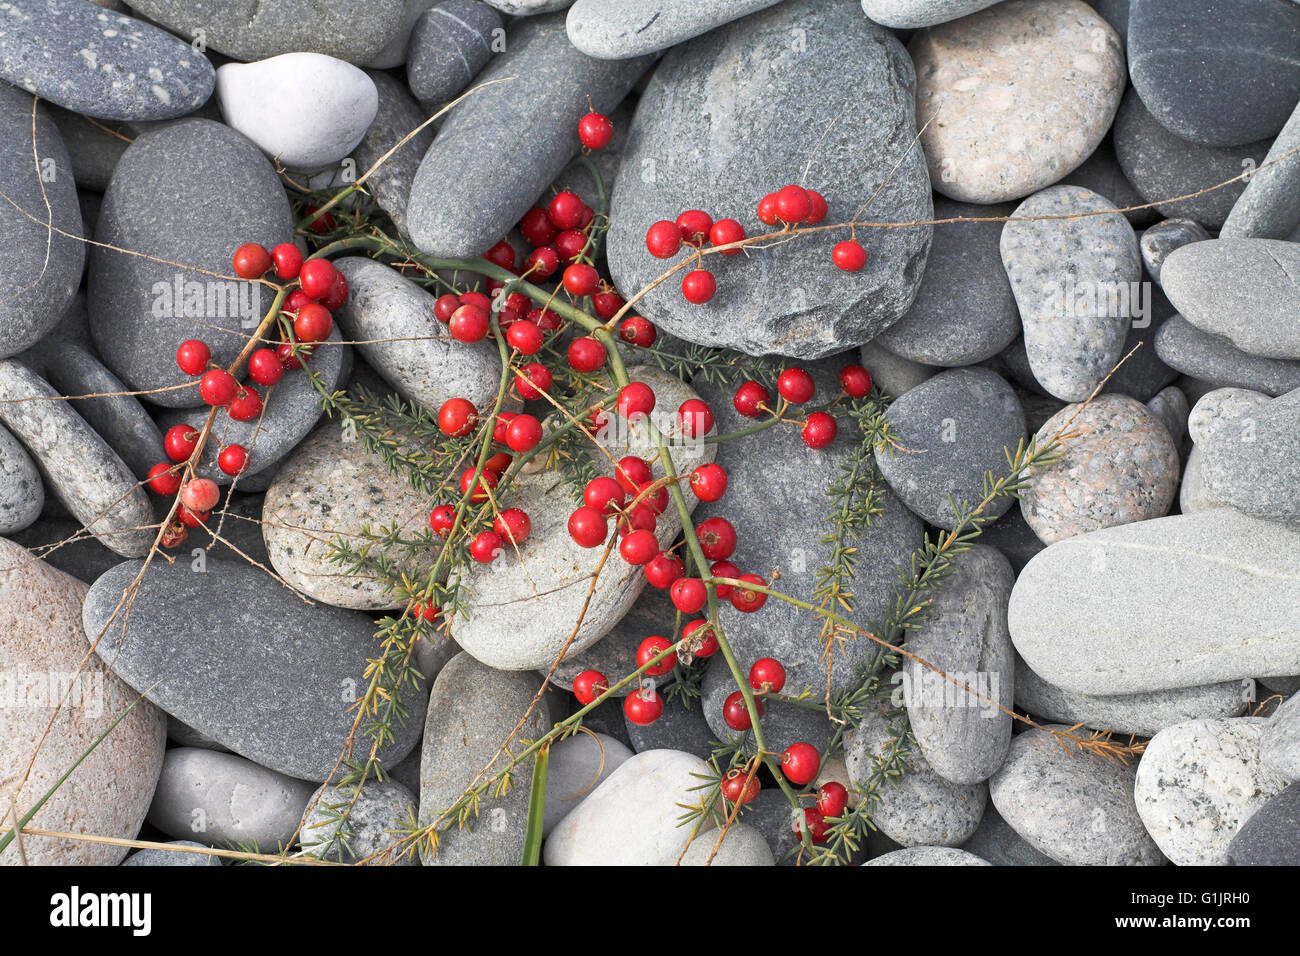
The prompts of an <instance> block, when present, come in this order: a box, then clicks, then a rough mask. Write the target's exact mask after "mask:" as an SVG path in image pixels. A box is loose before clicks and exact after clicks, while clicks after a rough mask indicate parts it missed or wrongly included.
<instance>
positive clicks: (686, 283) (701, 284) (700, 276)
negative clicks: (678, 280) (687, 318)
mask: <svg viewBox="0 0 1300 956" xmlns="http://www.w3.org/2000/svg"><path fill="white" fill-rule="evenodd" d="M716 291H718V283H717V280H715V279H714V278H713V273H712V272H709V271H707V270H705V269H695V270H693V271H691V272H688V273H686V275H684V276H683V277H682V295H684V296H685V297H686V301H687V302H691V303H694V304H695V305H703V304H704V303H705V302H708V301H709V300H710V299H712V298H713V293H714V292H716Z"/></svg>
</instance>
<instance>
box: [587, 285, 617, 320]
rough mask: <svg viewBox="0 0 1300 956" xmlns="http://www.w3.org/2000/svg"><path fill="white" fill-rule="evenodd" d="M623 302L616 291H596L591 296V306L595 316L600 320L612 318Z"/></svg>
mask: <svg viewBox="0 0 1300 956" xmlns="http://www.w3.org/2000/svg"><path fill="white" fill-rule="evenodd" d="M625 304H626V303H625V302H624V301H623V297H622V296H621V295H619V294H618V293H617V292H597V293H596V294H595V295H593V296H592V297H591V307H592V308H593V309H594V310H595V311H596V318H598V319H600V320H601V321H602V322H608V321H609V320H610V319H612V318H613V317H614V315H615V313H617V312H618V310H619V309H621V308H623V306H624V305H625Z"/></svg>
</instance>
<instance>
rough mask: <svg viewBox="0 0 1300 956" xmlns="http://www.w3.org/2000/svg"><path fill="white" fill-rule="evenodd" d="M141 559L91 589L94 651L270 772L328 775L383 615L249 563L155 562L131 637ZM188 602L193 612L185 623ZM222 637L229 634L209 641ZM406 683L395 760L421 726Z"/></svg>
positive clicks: (87, 618)
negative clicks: (318, 597)
mask: <svg viewBox="0 0 1300 956" xmlns="http://www.w3.org/2000/svg"><path fill="white" fill-rule="evenodd" d="M141 566H142V562H140V561H127V562H125V563H123V564H119V565H118V566H117V567H115V568H112V569H111V570H109V571H107V572H105V573H104V574H103V575H102V576H101V577H100V578H99V580H97V581H96V582H95V583H94V585H93V586H92V587H91V589H90V593H89V594H88V595H87V596H86V603H85V607H84V611H83V620H84V622H85V627H86V631H87V633H89V634H99V633H101V632H103V633H104V637H103V639H102V640H101V641H100V642H99V646H98V647H97V648H96V652H97V653H98V654H99V655H100V656H101V657H102V658H103V659H104V660H105V661H107V663H108V665H109V667H110V668H112V670H113V672H114V673H115V674H117V675H118V676H119V677H121V678H122V679H123V680H125V681H126V682H127V683H128V684H130V685H131V686H132V687H135V688H136V689H137V690H140V691H146V690H148V691H149V699H150V700H152V701H154V702H156V703H157V704H158V706H159V707H161V708H162V709H163V710H165V711H167V713H169V714H172V715H173V716H175V717H177V718H179V719H180V720H182V721H184V722H185V723H187V724H189V725H190V726H191V727H193V728H194V729H195V730H197V731H199V732H200V733H203V734H205V735H206V736H208V737H211V738H214V739H215V740H218V741H220V742H221V743H222V744H224V745H225V746H227V747H229V748H230V749H231V750H233V751H235V753H237V754H240V755H242V756H244V757H247V758H249V759H250V760H255V761H256V762H257V763H259V764H261V765H262V766H264V767H266V768H268V769H270V770H275V771H278V772H280V773H283V774H287V775H289V776H292V777H297V778H300V779H302V780H313V781H316V782H318V783H319V782H320V781H323V780H324V779H325V778H326V777H327V776H328V775H329V774H330V773H331V772H332V771H333V770H334V767H335V764H336V763H337V761H338V759H339V754H340V752H341V747H342V743H343V741H344V740H345V739H346V738H347V736H348V733H349V732H350V730H351V729H352V722H353V714H352V706H353V704H354V702H355V700H356V697H357V696H358V695H359V694H360V693H362V692H363V691H364V690H365V688H366V686H367V681H366V680H365V678H364V677H363V672H364V671H365V668H366V660H367V658H369V657H373V656H374V654H375V641H374V633H375V624H374V621H373V620H372V619H371V618H369V617H367V616H366V615H364V614H361V613H359V612H357V611H345V610H341V609H338V608H331V607H322V606H319V605H317V606H312V605H309V604H307V603H306V602H305V601H304V600H303V599H302V598H300V597H299V596H298V595H296V594H294V593H293V592H292V591H290V590H288V589H287V588H285V587H284V586H283V585H281V584H280V583H278V582H277V581H276V580H275V579H274V578H272V577H271V576H270V575H269V574H267V573H266V572H265V571H262V570H261V569H259V568H255V567H253V566H252V565H249V564H246V563H242V562H234V561H224V560H221V559H220V558H207V559H205V560H203V561H202V563H201V564H199V563H198V562H197V559H196V560H195V561H194V562H191V561H189V560H184V559H182V560H180V561H177V562H176V563H175V564H169V563H167V562H164V561H162V560H155V561H154V562H153V563H152V564H150V566H149V568H148V570H147V571H146V572H145V574H144V577H143V578H142V580H141V583H140V587H139V589H138V590H137V591H136V593H135V596H134V598H133V600H132V604H131V614H130V618H129V619H128V620H127V621H126V626H125V633H123V631H124V628H123V626H122V621H121V618H120V617H119V618H114V616H113V615H114V611H115V609H116V608H117V606H118V603H119V602H120V601H121V600H122V595H123V592H124V591H125V589H126V588H127V587H128V586H129V585H130V584H131V583H132V581H134V580H135V579H136V576H137V575H138V574H139V573H140V568H141ZM201 569H202V570H201ZM181 605H183V606H185V607H186V608H188V609H189V611H188V612H187V614H186V616H185V618H184V620H183V621H178V619H177V617H176V613H175V609H176V607H178V606H181ZM110 621H112V622H114V623H112V624H110ZM213 634H220V635H222V639H221V640H220V641H219V642H213V641H211V640H210V637H211V635H213ZM287 662H291V664H290V663H287ZM155 685H156V686H155ZM150 688H152V690H150ZM407 688H408V689H407V691H406V692H405V693H406V695H409V696H405V697H404V703H405V705H406V707H407V708H408V710H409V716H408V718H407V720H406V722H405V723H404V724H399V725H398V726H395V727H394V728H393V740H392V741H391V742H390V743H389V744H386V745H385V746H384V747H383V748H381V750H380V752H379V757H380V759H381V761H382V762H383V763H384V764H385V765H386V766H391V765H392V764H394V763H396V762H398V761H399V760H401V759H402V758H403V757H405V756H406V754H407V753H408V752H409V751H410V749H411V748H412V747H413V746H414V745H415V742H416V739H417V737H418V736H419V728H420V726H421V724H422V723H423V717H424V706H425V700H424V695H423V693H422V688H420V687H412V686H411V685H407ZM301 815H302V813H301V809H300V810H299V817H301Z"/></svg>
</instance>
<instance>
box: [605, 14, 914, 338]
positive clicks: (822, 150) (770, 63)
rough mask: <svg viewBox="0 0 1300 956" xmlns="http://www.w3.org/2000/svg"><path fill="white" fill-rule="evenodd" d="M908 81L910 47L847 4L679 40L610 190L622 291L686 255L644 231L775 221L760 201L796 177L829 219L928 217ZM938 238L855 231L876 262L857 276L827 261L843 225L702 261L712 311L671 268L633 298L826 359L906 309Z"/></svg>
mask: <svg viewBox="0 0 1300 956" xmlns="http://www.w3.org/2000/svg"><path fill="white" fill-rule="evenodd" d="M629 62H631V61H629ZM825 62H836V63H838V64H839V65H840V66H839V68H840V70H841V75H840V79H839V81H838V82H837V83H836V84H834V85H833V86H831V87H828V86H827V85H826V84H825V83H824V82H822V77H821V74H820V71H819V69H816V68H814V67H815V66H816V65H820V64H822V63H825ZM913 87H914V76H913V71H912V65H911V62H910V61H909V60H908V58H907V55H906V51H905V50H904V49H903V48H902V46H901V44H899V43H898V41H897V39H895V38H894V37H893V35H892V34H890V33H889V32H888V31H886V30H884V29H883V28H882V27H878V26H876V25H875V24H873V23H871V21H869V20H867V19H866V18H865V17H863V16H862V13H861V11H860V10H858V9H857V8H856V5H855V4H854V3H853V2H852V0H832V2H821V0H793V2H787V3H782V4H779V5H777V6H775V7H772V8H770V9H768V10H765V11H762V12H760V13H756V14H754V15H752V16H750V17H746V18H745V19H743V20H738V21H736V22H734V23H731V24H729V25H727V26H724V27H722V28H720V29H718V30H716V31H714V32H712V33H709V34H707V35H705V36H703V37H699V38H697V39H695V40H692V41H690V42H688V43H685V44H683V45H681V46H679V47H676V48H675V49H673V50H672V51H671V52H670V53H669V54H668V55H667V56H665V57H664V59H663V61H662V62H661V63H660V65H659V66H658V68H657V69H656V70H655V72H654V75H653V76H652V77H651V80H650V83H649V85H648V86H647V88H646V91H645V94H644V95H643V96H642V98H641V101H640V103H639V104H638V106H637V113H636V120H635V122H634V124H633V128H632V132H631V135H630V136H629V139H628V145H627V149H626V152H625V154H624V158H623V164H622V166H621V168H620V170H619V176H618V181H617V182H616V183H615V186H614V198H613V203H612V206H611V228H610V232H609V235H608V243H609V249H608V258H609V265H610V272H611V274H612V275H613V277H614V281H615V284H616V285H617V286H618V288H620V289H622V290H624V291H625V292H633V291H637V290H640V289H642V288H644V287H645V286H647V285H648V284H649V283H650V282H651V281H653V280H654V279H656V278H658V277H659V276H660V275H662V274H663V273H664V271H665V270H666V269H667V268H668V267H669V266H671V265H672V264H673V263H672V262H671V261H669V260H664V259H656V258H654V257H653V256H651V255H650V253H649V252H648V251H647V250H646V245H645V235H646V229H647V228H648V227H649V226H650V225H651V223H653V222H655V221H656V220H659V219H664V218H671V217H672V216H673V215H675V212H674V211H675V210H682V209H706V210H709V211H710V213H711V214H713V215H714V216H716V217H718V218H722V217H724V216H729V217H732V218H735V219H736V220H738V221H739V222H740V223H741V225H742V226H744V228H745V230H746V232H747V233H748V234H749V235H763V234H766V233H769V232H771V231H773V229H772V227H769V226H764V225H762V224H760V223H759V222H758V220H757V218H756V213H755V210H756V208H757V205H758V201H759V200H760V199H761V198H762V197H763V196H764V195H765V194H766V193H768V192H770V191H772V190H774V189H778V188H780V186H781V185H782V184H784V183H791V182H802V183H804V184H806V185H807V186H810V187H812V188H815V189H819V190H821V191H822V192H823V194H824V195H825V198H826V201H827V203H828V205H829V210H830V211H829V213H828V215H827V217H826V220H825V223H826V224H831V223H836V222H845V221H851V220H853V219H855V218H857V219H865V220H870V221H873V222H887V223H907V222H928V221H929V220H930V219H931V218H932V215H931V213H932V209H931V201H930V188H929V182H928V179H927V175H926V172H925V163H924V158H923V157H922V155H921V150H920V148H919V146H917V144H916V143H915V141H914V139H915V134H916V126H915V121H914V120H915V107H914V104H913ZM684 143H689V144H691V146H690V148H683V147H682V144H684ZM868 200H871V201H870V203H869V205H867V206H866V208H865V209H862V211H861V214H860V215H857V213H858V212H859V207H860V206H861V205H862V204H863V203H866V202H867V201H868ZM930 235H931V227H930V226H928V225H923V226H914V227H908V228H888V229H877V228H869V227H868V228H859V229H858V230H857V239H858V241H859V242H861V243H862V244H863V246H864V247H865V249H866V251H867V263H866V265H865V266H864V267H863V269H862V270H860V271H858V272H853V273H849V272H843V271H841V270H839V269H837V268H836V267H835V265H834V264H833V263H832V261H831V258H830V255H829V253H830V248H831V246H832V245H834V243H836V242H838V241H840V240H843V239H847V238H848V235H847V233H846V232H840V231H835V232H831V233H814V234H811V235H804V236H800V237H797V238H796V239H794V240H793V241H790V242H781V243H778V244H775V245H772V246H769V247H768V248H766V249H757V248H751V249H749V250H747V253H746V254H745V255H740V256H709V257H707V258H706V259H705V264H704V268H706V269H707V270H708V271H709V272H711V273H712V274H713V275H714V276H715V277H716V279H717V292H716V294H715V295H714V297H713V298H712V299H711V300H710V301H709V302H708V303H707V304H705V305H702V306H701V305H693V304H691V303H690V302H688V301H686V299H685V298H684V297H683V295H682V292H681V275H676V276H674V277H673V278H671V279H669V280H668V281H666V282H664V283H662V284H661V285H658V286H656V287H655V288H654V289H651V290H650V291H649V292H648V293H647V294H646V295H645V297H644V298H642V299H640V300H639V303H638V305H639V308H640V310H641V312H642V314H643V315H645V316H646V317H647V318H649V319H651V320H652V321H654V322H655V323H656V324H657V325H658V326H659V327H660V328H662V329H664V330H665V331H667V332H670V333H672V334H673V335H676V336H679V337H680V338H683V339H686V340H687V341H689V342H697V343H700V344H703V345H712V346H725V347H728V348H734V349H738V350H740V351H743V352H748V353H750V354H753V355H759V354H765V353H772V352H775V353H779V354H782V355H790V356H794V357H796V358H804V359H811V358H819V357H822V356H826V355H831V354H834V353H836V352H842V351H844V350H845V349H846V348H849V347H851V346H856V345H861V344H862V343H864V342H866V341H868V340H869V339H871V338H873V337H875V336H876V335H877V334H878V333H880V332H881V331H882V330H883V329H885V328H887V327H888V326H890V325H891V324H893V323H894V322H895V321H897V320H898V319H899V318H901V317H902V316H903V314H904V313H905V312H906V311H907V309H908V307H909V306H910V305H911V304H912V300H913V298H914V296H915V295H916V290H917V287H918V285H919V284H920V281H921V274H922V271H923V269H924V266H925V261H926V252H927V250H928V248H929V244H930ZM683 274H684V273H683Z"/></svg>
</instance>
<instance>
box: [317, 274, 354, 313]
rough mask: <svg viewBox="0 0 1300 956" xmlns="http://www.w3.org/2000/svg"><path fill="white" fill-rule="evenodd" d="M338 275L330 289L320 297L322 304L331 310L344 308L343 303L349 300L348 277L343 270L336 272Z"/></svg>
mask: <svg viewBox="0 0 1300 956" xmlns="http://www.w3.org/2000/svg"><path fill="white" fill-rule="evenodd" d="M336 276H337V278H335V280H334V284H333V285H332V286H330V290H329V291H328V292H326V293H325V294H324V295H323V296H321V298H320V304H321V305H323V306H325V308H327V309H329V310H330V311H331V312H333V311H334V310H335V309H341V308H343V303H344V302H347V301H348V277H347V276H345V275H344V274H343V273H342V272H338V273H336Z"/></svg>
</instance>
